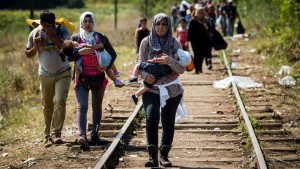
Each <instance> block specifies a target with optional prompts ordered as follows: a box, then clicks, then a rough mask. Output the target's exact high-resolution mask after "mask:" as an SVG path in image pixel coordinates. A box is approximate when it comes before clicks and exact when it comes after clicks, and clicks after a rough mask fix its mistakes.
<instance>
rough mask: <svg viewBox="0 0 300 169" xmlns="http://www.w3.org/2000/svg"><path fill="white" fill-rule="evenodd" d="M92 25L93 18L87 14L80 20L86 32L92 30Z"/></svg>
mask: <svg viewBox="0 0 300 169" xmlns="http://www.w3.org/2000/svg"><path fill="white" fill-rule="evenodd" d="M93 27H94V22H93V19H92V18H91V17H89V16H86V17H84V19H83V22H82V28H83V29H84V30H85V31H87V32H92V31H93Z"/></svg>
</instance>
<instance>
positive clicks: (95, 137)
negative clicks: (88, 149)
mask: <svg viewBox="0 0 300 169" xmlns="http://www.w3.org/2000/svg"><path fill="white" fill-rule="evenodd" d="M91 140H92V144H93V145H101V140H100V138H99V136H98V134H96V133H95V134H91Z"/></svg>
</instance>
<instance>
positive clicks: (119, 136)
mask: <svg viewBox="0 0 300 169" xmlns="http://www.w3.org/2000/svg"><path fill="white" fill-rule="evenodd" d="M142 103H143V102H142V101H140V102H139V103H138V104H137V106H136V107H135V109H134V111H133V112H132V114H131V115H130V116H129V118H128V119H127V120H126V122H125V124H124V125H123V127H122V128H121V129H120V131H119V132H118V134H117V136H116V137H115V139H114V140H113V142H112V143H111V145H110V146H109V147H108V149H107V151H106V152H105V153H104V154H103V155H102V157H101V159H100V160H99V162H98V163H97V164H96V166H95V167H94V169H101V168H102V167H103V166H104V164H105V162H106V161H107V160H108V158H109V157H110V155H111V154H112V152H113V151H114V150H115V148H116V147H117V145H118V144H119V142H120V140H121V139H122V137H123V135H124V134H125V132H126V131H127V129H128V127H129V126H130V124H131V123H132V121H133V119H134V118H135V117H136V115H137V114H138V112H139V111H140V109H141V108H142Z"/></svg>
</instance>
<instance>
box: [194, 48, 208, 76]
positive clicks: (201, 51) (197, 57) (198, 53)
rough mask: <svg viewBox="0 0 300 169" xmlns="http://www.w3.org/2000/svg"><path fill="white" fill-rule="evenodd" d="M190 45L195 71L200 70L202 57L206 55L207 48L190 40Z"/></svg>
mask: <svg viewBox="0 0 300 169" xmlns="http://www.w3.org/2000/svg"><path fill="white" fill-rule="evenodd" d="M191 45H192V49H193V52H194V64H195V72H196V73H199V72H202V64H203V60H204V58H205V57H206V56H207V49H206V48H205V47H204V46H201V45H199V44H198V43H196V42H191Z"/></svg>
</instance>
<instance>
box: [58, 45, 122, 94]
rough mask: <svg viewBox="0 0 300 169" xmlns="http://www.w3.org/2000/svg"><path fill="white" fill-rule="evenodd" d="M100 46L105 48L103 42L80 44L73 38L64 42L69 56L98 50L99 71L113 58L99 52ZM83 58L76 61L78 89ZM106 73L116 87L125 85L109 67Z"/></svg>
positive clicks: (65, 51)
mask: <svg viewBox="0 0 300 169" xmlns="http://www.w3.org/2000/svg"><path fill="white" fill-rule="evenodd" d="M99 48H103V43H100V44H96V45H79V43H78V42H76V41H71V40H65V41H64V43H63V47H62V50H63V52H64V53H65V54H66V55H67V56H71V55H73V54H74V53H77V52H78V54H79V55H84V54H89V53H91V52H93V51H94V52H96V55H97V58H98V62H99V66H98V67H97V69H98V70H99V71H102V70H101V69H105V68H106V67H107V66H108V65H109V63H110V60H111V56H110V55H109V54H108V53H107V52H105V51H102V52H97V51H96V49H99ZM81 62H82V58H81V57H80V58H79V59H78V60H77V61H76V62H75V66H74V67H75V68H74V69H75V80H74V89H75V90H76V89H77V85H78V81H79V75H80V73H81V72H82V65H81ZM106 73H107V75H108V77H109V78H110V79H111V80H112V81H113V82H114V84H115V86H116V87H123V86H125V84H124V83H123V82H121V81H120V80H118V79H117V78H116V76H115V74H114V72H113V71H112V70H111V69H109V70H106Z"/></svg>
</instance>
